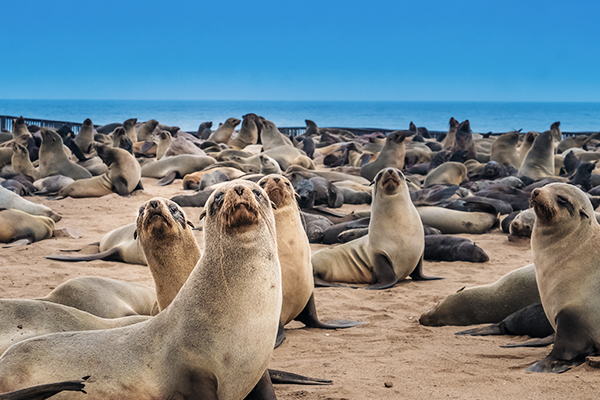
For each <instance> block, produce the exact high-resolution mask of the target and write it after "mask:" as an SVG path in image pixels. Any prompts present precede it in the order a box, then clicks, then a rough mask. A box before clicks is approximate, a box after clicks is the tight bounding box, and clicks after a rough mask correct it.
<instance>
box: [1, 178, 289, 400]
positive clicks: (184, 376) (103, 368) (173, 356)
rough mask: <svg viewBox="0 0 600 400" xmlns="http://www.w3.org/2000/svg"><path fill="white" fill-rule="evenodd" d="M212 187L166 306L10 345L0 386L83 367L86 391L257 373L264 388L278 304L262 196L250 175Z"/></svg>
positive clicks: (114, 392)
mask: <svg viewBox="0 0 600 400" xmlns="http://www.w3.org/2000/svg"><path fill="white" fill-rule="evenodd" d="M222 189H223V190H219V191H217V192H215V193H214V195H213V196H211V198H210V199H209V201H208V204H207V213H206V222H205V232H206V235H205V253H204V255H203V257H202V259H201V260H200V261H199V262H198V265H197V266H196V268H195V269H194V271H193V272H192V275H191V276H190V278H189V279H188V281H187V282H186V283H185V285H184V286H183V287H182V288H181V291H180V292H179V294H178V295H177V297H176V298H175V300H174V301H173V303H171V305H170V306H169V307H168V308H167V309H166V310H164V311H163V312H161V313H159V314H158V315H157V316H155V317H153V318H151V319H150V320H149V321H146V322H142V323H140V324H135V325H132V326H129V327H125V328H120V329H110V330H102V331H94V332H69V333H62V334H52V335H45V336H43V337H39V338H35V339H32V340H29V341H25V342H22V343H19V344H17V345H15V346H12V347H11V349H9V350H8V351H7V352H6V353H5V354H4V355H3V356H2V358H1V359H0V377H1V378H0V392H6V391H12V390H16V389H20V388H24V387H28V386H32V385H36V384H41V383H48V382H56V381H61V380H66V379H69V378H66V377H72V376H73V375H74V374H77V375H81V374H82V371H86V372H83V374H84V375H86V374H87V375H90V376H98V377H102V379H98V380H97V381H96V382H93V383H91V382H90V383H88V385H87V387H86V391H87V392H88V397H89V398H96V399H117V398H118V399H128V398H130V399H140V398H170V397H173V396H182V397H184V398H191V397H195V398H213V399H216V398H219V399H242V398H244V397H245V396H246V395H248V394H249V393H250V391H252V389H253V388H255V386H257V383H259V381H261V379H262V382H261V383H263V384H262V385H259V386H258V387H257V388H255V391H258V392H260V393H257V395H261V396H263V398H264V397H268V396H270V397H269V398H274V393H273V388H272V385H271V383H270V378H269V375H268V373H266V372H267V364H268V362H269V359H270V357H271V354H272V352H273V345H274V344H275V337H276V335H277V326H278V322H279V315H280V311H281V275H280V273H281V271H280V267H279V260H278V258H277V242H276V237H275V221H274V218H273V213H272V211H271V204H270V201H269V200H268V197H267V195H266V193H265V192H264V191H263V190H262V189H261V188H260V187H259V186H258V185H256V184H254V183H251V182H244V183H240V182H235V183H229V184H225V185H224V186H223V188H222ZM206 299H212V301H206ZM248 343H251V345H250V346H249V345H248ZM140 377H143V379H144V382H145V384H144V385H140V384H139V379H140Z"/></svg>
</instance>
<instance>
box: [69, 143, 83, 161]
mask: <svg viewBox="0 0 600 400" xmlns="http://www.w3.org/2000/svg"><path fill="white" fill-rule="evenodd" d="M65 144H66V145H67V147H68V148H69V149H70V150H71V151H72V152H73V154H75V157H77V159H78V160H79V161H87V160H88V158H87V157H86V156H85V154H83V151H81V149H80V148H79V146H77V143H75V141H74V140H68V141H67V143H65Z"/></svg>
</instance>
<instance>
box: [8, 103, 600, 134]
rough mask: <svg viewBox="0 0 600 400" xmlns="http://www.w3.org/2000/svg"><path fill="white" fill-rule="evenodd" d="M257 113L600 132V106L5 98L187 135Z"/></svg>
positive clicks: (289, 123) (27, 111)
mask: <svg viewBox="0 0 600 400" xmlns="http://www.w3.org/2000/svg"><path fill="white" fill-rule="evenodd" d="M247 113H256V114H258V115H261V116H263V117H265V118H266V119H269V120H271V121H273V122H274V123H275V124H276V125H277V126H281V127H302V126H305V122H304V120H305V119H311V120H313V121H315V122H316V123H317V125H319V126H323V127H326V126H329V127H332V126H336V127H351V128H375V129H408V125H409V123H410V122H411V121H412V122H414V123H415V124H416V125H417V126H420V127H421V126H423V127H426V128H427V129H429V130H432V131H444V130H447V129H448V121H449V120H450V117H454V118H456V119H457V120H459V121H462V120H465V119H469V121H470V122H471V127H472V129H473V131H474V132H482V133H485V132H507V131H511V130H519V129H522V130H523V131H525V132H527V131H530V130H535V131H544V130H547V129H549V128H550V125H551V124H552V123H553V122H555V121H561V129H562V130H563V131H564V132H597V131H600V102H583V101H582V102H579V101H565V102H556V101H464V100H461V101H427V100H415V101H407V100H393V101H392V100H173V99H169V100H149V99H143V100H122V99H120V100H98V99H0V115H10V116H20V115H23V116H24V117H26V118H32V119H47V120H57V121H67V122H79V123H81V122H83V120H85V119H86V118H90V119H92V121H93V123H94V124H96V125H105V124H108V123H112V122H123V121H124V120H125V119H128V118H138V120H139V121H144V120H148V119H152V118H153V119H156V120H158V121H159V122H161V123H164V124H166V125H176V126H179V127H180V128H181V129H183V130H186V131H194V130H197V129H198V126H199V125H200V123H202V122H204V121H212V122H213V129H214V128H216V127H217V126H218V124H219V123H220V122H224V121H225V120H226V119H227V118H230V117H236V118H240V119H241V117H242V115H244V114H247Z"/></svg>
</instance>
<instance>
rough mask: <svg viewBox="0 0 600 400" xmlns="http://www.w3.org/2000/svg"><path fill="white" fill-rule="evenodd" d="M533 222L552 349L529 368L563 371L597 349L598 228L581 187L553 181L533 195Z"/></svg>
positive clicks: (535, 258)
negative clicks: (551, 336)
mask: <svg viewBox="0 0 600 400" xmlns="http://www.w3.org/2000/svg"><path fill="white" fill-rule="evenodd" d="M531 204H532V206H533V209H534V211H535V215H536V220H535V224H534V226H533V232H532V234H531V250H532V253H533V262H534V264H535V274H536V279H537V286H538V289H539V292H540V299H541V301H542V305H543V307H544V312H545V313H546V316H547V317H548V320H549V321H550V323H551V324H552V327H553V328H554V330H555V331H556V337H555V340H554V347H553V349H552V351H551V352H550V354H549V355H548V356H547V357H546V358H544V359H543V360H540V361H538V362H537V363H535V364H533V365H532V366H531V367H529V368H528V369H527V370H528V371H534V372H563V371H566V370H568V369H569V368H571V367H572V366H576V365H579V364H581V363H582V362H583V361H585V357H586V356H590V355H597V354H598V349H599V348H600V297H599V296H600V268H599V267H600V248H599V247H598V243H599V242H600V225H599V224H598V222H597V221H596V218H595V217H594V208H593V207H592V204H591V202H590V200H589V198H588V197H587V195H586V194H585V193H584V192H583V191H581V189H578V188H576V187H575V186H572V185H568V184H564V183H552V184H549V185H546V186H544V187H542V188H538V189H534V190H533V191H532V192H531Z"/></svg>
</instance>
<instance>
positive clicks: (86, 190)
mask: <svg viewBox="0 0 600 400" xmlns="http://www.w3.org/2000/svg"><path fill="white" fill-rule="evenodd" d="M95 148H96V152H97V153H98V156H99V157H100V158H101V159H102V160H103V161H104V163H105V164H106V165H107V166H108V172H106V173H104V174H102V175H100V176H96V177H93V178H89V179H80V180H76V181H75V182H73V183H71V184H70V185H68V186H66V187H65V188H63V189H62V190H61V191H60V192H59V193H58V194H59V196H64V197H102V196H106V195H107V194H111V193H117V194H118V195H120V196H129V194H130V193H131V192H133V191H134V190H135V189H136V188H137V187H138V186H139V185H140V178H141V167H140V164H139V163H138V162H137V160H136V159H135V157H133V155H131V153H129V152H128V151H127V150H123V149H119V148H115V147H106V146H103V145H101V144H97V145H96V146H95Z"/></svg>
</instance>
